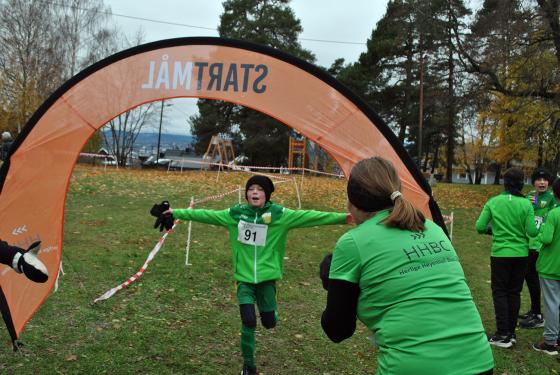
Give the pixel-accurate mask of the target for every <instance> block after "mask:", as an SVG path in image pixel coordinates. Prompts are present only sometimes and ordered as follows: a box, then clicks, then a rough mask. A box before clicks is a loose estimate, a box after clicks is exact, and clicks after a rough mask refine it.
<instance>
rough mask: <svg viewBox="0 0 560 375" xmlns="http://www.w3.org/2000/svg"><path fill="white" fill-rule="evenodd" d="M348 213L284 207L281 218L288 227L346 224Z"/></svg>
mask: <svg viewBox="0 0 560 375" xmlns="http://www.w3.org/2000/svg"><path fill="white" fill-rule="evenodd" d="M347 216H348V214H346V213H342V212H324V211H315V210H291V209H289V208H284V212H283V214H282V220H283V221H285V222H286V224H287V225H288V227H289V228H307V227H316V226H318V225H333V224H346V218H347Z"/></svg>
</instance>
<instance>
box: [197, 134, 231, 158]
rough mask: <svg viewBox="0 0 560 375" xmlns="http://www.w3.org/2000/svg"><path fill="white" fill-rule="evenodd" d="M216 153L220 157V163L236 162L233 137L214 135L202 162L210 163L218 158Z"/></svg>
mask: <svg viewBox="0 0 560 375" xmlns="http://www.w3.org/2000/svg"><path fill="white" fill-rule="evenodd" d="M216 154H218V157H219V161H218V162H219V164H229V163H230V162H232V163H234V162H235V152H234V151H233V144H232V143H231V139H229V138H228V137H225V136H224V135H222V134H216V135H213V136H212V138H211V139H210V142H209V143H208V148H207V149H206V152H205V153H204V156H203V157H202V162H203V163H206V164H207V165H210V164H211V163H214V162H215V161H216V160H215V158H216Z"/></svg>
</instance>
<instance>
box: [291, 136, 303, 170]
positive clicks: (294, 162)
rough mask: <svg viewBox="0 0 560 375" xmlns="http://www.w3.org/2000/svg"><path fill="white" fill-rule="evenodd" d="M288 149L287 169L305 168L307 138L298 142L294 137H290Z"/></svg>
mask: <svg viewBox="0 0 560 375" xmlns="http://www.w3.org/2000/svg"><path fill="white" fill-rule="evenodd" d="M288 147H289V148H288V168H295V167H297V166H299V167H301V168H305V156H306V153H307V138H306V137H303V139H302V140H300V141H298V140H296V139H295V138H294V137H290V140H289V142H288Z"/></svg>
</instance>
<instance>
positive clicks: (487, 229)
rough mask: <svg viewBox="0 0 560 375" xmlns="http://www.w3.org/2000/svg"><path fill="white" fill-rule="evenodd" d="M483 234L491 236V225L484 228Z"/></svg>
mask: <svg viewBox="0 0 560 375" xmlns="http://www.w3.org/2000/svg"><path fill="white" fill-rule="evenodd" d="M484 234H488V235H490V236H491V235H492V226H491V225H488V226H487V227H486V232H484Z"/></svg>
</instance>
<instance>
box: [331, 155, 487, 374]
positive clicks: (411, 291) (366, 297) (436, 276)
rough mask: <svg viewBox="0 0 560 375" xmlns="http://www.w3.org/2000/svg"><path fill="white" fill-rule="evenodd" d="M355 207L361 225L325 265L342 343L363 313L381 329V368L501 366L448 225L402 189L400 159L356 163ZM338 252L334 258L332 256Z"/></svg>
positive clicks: (336, 335)
mask: <svg viewBox="0 0 560 375" xmlns="http://www.w3.org/2000/svg"><path fill="white" fill-rule="evenodd" d="M347 193H348V209H349V211H350V213H351V214H352V216H353V219H354V222H355V223H356V224H358V226H357V227H356V228H354V229H352V230H350V231H348V232H347V233H345V234H344V235H343V236H342V237H341V238H340V239H339V240H338V242H337V244H336V247H335V250H334V252H333V254H332V260H331V264H330V271H329V266H328V260H325V261H323V263H322V264H321V274H322V279H323V280H322V281H323V285H324V286H325V287H326V289H327V290H328V294H327V306H326V309H325V311H324V312H323V315H322V318H321V325H322V327H323V330H324V331H325V333H326V334H327V336H328V337H329V338H330V339H331V340H332V341H334V342H341V341H342V340H344V339H346V338H348V337H350V336H352V335H353V334H354V330H355V328H356V319H359V320H360V321H361V322H362V323H364V324H365V325H366V326H367V327H368V328H369V329H370V330H371V332H372V333H373V339H374V340H373V341H374V342H375V345H376V346H377V347H378V354H377V374H378V375H388V374H416V375H423V374H427V375H428V374H429V375H475V374H485V375H486V374H492V373H493V366H494V363H493V358H492V352H491V350H490V346H489V345H488V341H487V339H486V335H485V333H484V328H483V326H482V322H481V319H480V315H479V313H478V310H477V309H476V306H475V304H474V302H473V300H472V296H471V293H470V290H469V288H468V286H467V284H466V281H465V276H464V274H463V269H462V268H461V265H460V264H459V260H458V258H457V254H456V253H455V250H454V249H453V246H452V245H451V242H450V241H449V239H448V238H447V236H446V235H445V233H444V231H443V230H442V229H441V228H440V227H439V226H438V225H436V224H435V223H433V222H432V221H430V220H428V219H426V218H425V217H424V215H423V214H422V212H421V211H419V210H418V209H417V208H416V207H414V205H412V203H410V202H409V201H408V200H406V198H405V197H404V196H403V195H402V194H401V182H400V179H399V177H398V175H397V172H396V170H395V168H394V167H393V165H392V164H391V163H390V162H389V161H388V160H385V159H383V158H381V157H373V158H369V159H365V160H362V161H360V162H359V163H357V164H356V165H355V166H354V168H352V171H351V173H350V178H349V180H348V188H347ZM326 259H329V258H326Z"/></svg>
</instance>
